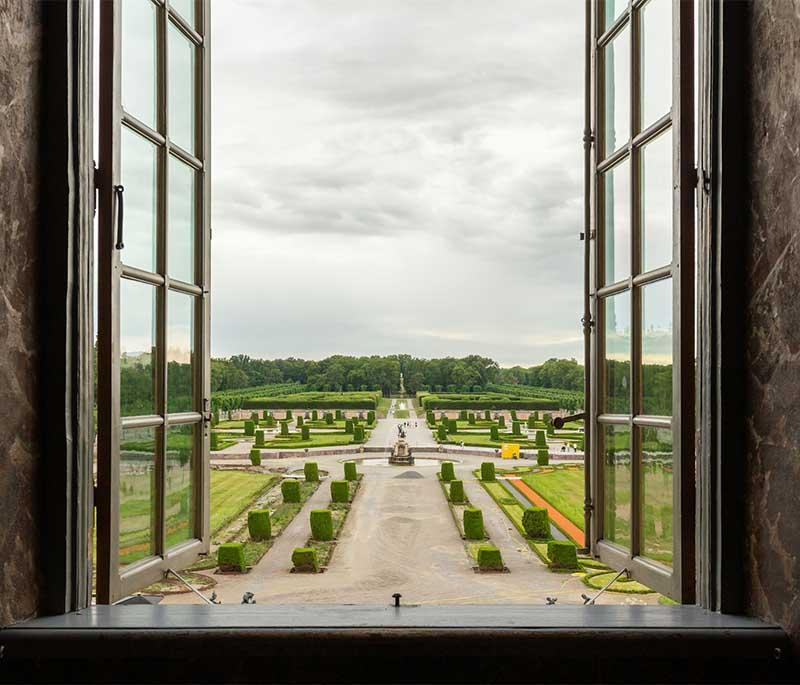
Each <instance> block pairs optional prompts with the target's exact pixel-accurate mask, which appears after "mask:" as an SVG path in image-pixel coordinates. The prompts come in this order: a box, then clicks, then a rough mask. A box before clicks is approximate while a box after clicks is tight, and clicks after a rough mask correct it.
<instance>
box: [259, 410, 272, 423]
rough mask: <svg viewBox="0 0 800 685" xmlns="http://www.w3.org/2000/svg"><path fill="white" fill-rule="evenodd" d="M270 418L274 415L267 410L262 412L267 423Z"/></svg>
mask: <svg viewBox="0 0 800 685" xmlns="http://www.w3.org/2000/svg"><path fill="white" fill-rule="evenodd" d="M270 416H272V414H270V413H269V412H268V411H267V410H266V409H265V410H264V411H263V412H261V418H262V419H263V420H264V421H266V420H267V419H268V418H269V417H270Z"/></svg>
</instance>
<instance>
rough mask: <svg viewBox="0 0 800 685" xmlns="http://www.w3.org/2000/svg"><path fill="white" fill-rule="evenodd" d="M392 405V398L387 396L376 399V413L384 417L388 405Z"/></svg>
mask: <svg viewBox="0 0 800 685" xmlns="http://www.w3.org/2000/svg"><path fill="white" fill-rule="evenodd" d="M391 406H392V400H391V399H390V398H388V397H381V398H380V399H379V400H378V406H377V407H376V410H375V411H376V413H377V415H378V418H381V419H385V418H386V415H387V414H388V413H389V407H391Z"/></svg>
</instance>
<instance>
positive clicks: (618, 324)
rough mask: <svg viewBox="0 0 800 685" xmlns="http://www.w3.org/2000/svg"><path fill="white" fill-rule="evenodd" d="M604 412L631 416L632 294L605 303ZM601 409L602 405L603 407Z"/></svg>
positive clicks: (616, 296) (609, 299)
mask: <svg viewBox="0 0 800 685" xmlns="http://www.w3.org/2000/svg"><path fill="white" fill-rule="evenodd" d="M604 333H605V341H604V345H605V386H606V387H605V388H604V392H603V396H601V400H602V399H603V397H604V398H605V412H606V413H608V414H629V413H630V410H631V402H630V387H631V294H630V292H624V293H620V294H619V295H614V296H612V297H609V298H606V300H605V331H604ZM601 406H602V404H601Z"/></svg>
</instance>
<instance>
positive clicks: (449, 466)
mask: <svg viewBox="0 0 800 685" xmlns="http://www.w3.org/2000/svg"><path fill="white" fill-rule="evenodd" d="M441 475H442V480H443V481H451V480H455V478H456V470H455V467H454V466H453V462H452V461H443V462H442V469H441Z"/></svg>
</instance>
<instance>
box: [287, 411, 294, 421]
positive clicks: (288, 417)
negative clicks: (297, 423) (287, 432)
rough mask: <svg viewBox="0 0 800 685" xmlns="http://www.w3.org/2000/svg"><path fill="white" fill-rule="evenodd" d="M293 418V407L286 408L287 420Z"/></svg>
mask: <svg viewBox="0 0 800 685" xmlns="http://www.w3.org/2000/svg"><path fill="white" fill-rule="evenodd" d="M293 418H294V417H293V416H292V410H291V409H287V410H286V420H287V421H291V420H292V419H293Z"/></svg>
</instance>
